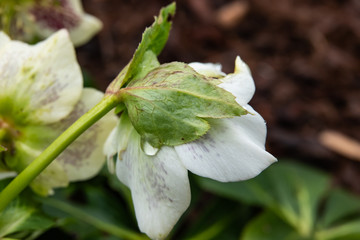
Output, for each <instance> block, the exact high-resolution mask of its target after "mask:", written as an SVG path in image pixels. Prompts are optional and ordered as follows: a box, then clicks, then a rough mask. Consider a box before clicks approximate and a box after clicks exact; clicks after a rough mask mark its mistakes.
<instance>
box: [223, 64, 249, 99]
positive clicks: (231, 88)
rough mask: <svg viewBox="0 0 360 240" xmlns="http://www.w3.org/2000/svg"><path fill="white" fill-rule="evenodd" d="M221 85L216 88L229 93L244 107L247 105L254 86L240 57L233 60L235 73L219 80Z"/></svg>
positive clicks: (247, 68)
mask: <svg viewBox="0 0 360 240" xmlns="http://www.w3.org/2000/svg"><path fill="white" fill-rule="evenodd" d="M221 81H222V83H220V84H219V85H218V86H219V87H221V88H223V89H225V90H226V91H228V92H231V93H232V94H233V95H234V96H235V97H236V101H237V102H238V103H239V104H240V105H242V106H244V105H246V104H248V102H249V101H250V100H251V98H252V97H253V95H254V93H255V84H254V80H253V78H252V76H251V72H250V70H249V67H248V66H247V65H246V63H244V62H243V61H242V60H241V59H240V57H237V58H236V60H235V71H234V73H232V74H228V75H227V76H226V77H224V78H222V79H221Z"/></svg>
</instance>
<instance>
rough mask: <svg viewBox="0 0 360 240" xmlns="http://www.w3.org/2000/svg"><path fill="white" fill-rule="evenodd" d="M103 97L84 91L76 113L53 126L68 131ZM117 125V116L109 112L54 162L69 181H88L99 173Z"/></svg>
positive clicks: (100, 93)
mask: <svg viewBox="0 0 360 240" xmlns="http://www.w3.org/2000/svg"><path fill="white" fill-rule="evenodd" d="M103 96H104V94H103V93H102V92H100V91H97V90H95V89H91V88H85V89H84V90H83V92H82V96H81V99H80V101H79V102H78V103H77V104H76V106H75V108H74V110H73V111H72V112H71V113H70V115H69V116H67V117H66V119H64V120H63V121H61V122H60V123H58V124H56V125H55V126H54V127H55V129H63V130H65V129H66V128H67V127H69V126H70V125H71V124H72V123H73V122H75V121H76V120H77V119H78V118H79V117H80V116H82V115H83V114H85V113H86V112H87V111H88V110H90V109H91V108H92V107H94V106H95V105H96V104H97V103H98V102H100V100H101V99H102V98H103ZM116 123H117V117H116V116H115V115H114V113H113V112H110V113H108V114H107V115H105V116H104V117H103V118H101V119H100V120H99V121H98V122H97V123H96V124H94V125H93V126H91V127H90V128H89V129H87V130H86V131H85V132H84V133H83V134H82V135H81V136H80V137H79V138H78V139H76V140H75V141H74V142H73V143H72V144H71V145H70V146H69V147H68V148H67V149H66V150H65V151H64V152H63V153H61V154H60V155H59V157H58V158H56V160H55V161H56V162H58V163H59V164H60V165H61V166H62V167H63V169H64V171H65V172H66V174H67V176H68V178H69V181H79V180H86V179H89V178H91V177H93V176H94V175H96V174H97V173H98V172H99V171H100V169H101V168H102V166H103V164H104V162H105V157H104V155H103V151H102V149H103V144H104V142H105V140H106V138H107V136H108V135H109V133H110V131H111V130H112V129H113V128H114V127H115V125H116Z"/></svg>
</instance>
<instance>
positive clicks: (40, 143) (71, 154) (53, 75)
mask: <svg viewBox="0 0 360 240" xmlns="http://www.w3.org/2000/svg"><path fill="white" fill-rule="evenodd" d="M103 95H104V94H103V93H101V92H99V91H97V90H95V89H90V88H85V89H83V80H82V75H81V71H80V67H79V65H78V64H77V61H76V57H75V51H74V47H73V45H72V43H71V41H70V39H69V35H68V32H67V31H66V30H61V31H58V32H57V33H55V34H54V35H52V36H51V37H50V38H48V39H47V40H45V41H43V42H40V43H38V44H36V45H32V46H31V45H28V44H25V43H22V42H19V41H12V40H10V38H9V37H8V36H7V35H5V34H4V33H2V32H0V145H1V146H3V147H5V149H6V151H2V152H0V159H1V162H0V179H2V178H5V177H9V176H12V175H14V173H15V174H16V173H17V172H20V171H22V170H23V169H24V168H25V167H26V166H27V165H28V164H29V163H30V162H31V161H33V160H34V159H35V158H36V157H37V156H38V155H39V154H40V153H41V152H42V151H43V150H44V149H45V148H46V147H47V146H48V145H49V144H50V143H51V142H52V141H53V140H55V138H56V137H57V136H59V135H60V134H61V133H62V132H63V131H64V130H65V129H66V128H67V127H68V126H70V125H71V124H72V123H73V122H74V121H75V120H77V119H78V118H79V117H80V116H81V115H83V114H84V113H85V112H87V111H88V110H89V109H90V108H92V107H93V106H95V104H97V103H98V102H99V101H100V100H101V99H102V97H103ZM116 121H117V118H116V116H115V115H114V114H113V113H112V114H108V115H106V116H105V117H104V118H103V119H102V120H100V121H99V122H97V123H96V124H95V125H94V126H92V127H91V128H90V129H88V130H87V131H86V132H85V133H84V134H83V135H82V136H81V137H79V138H78V139H77V140H76V141H75V142H74V143H73V144H71V145H70V146H69V147H68V149H67V150H65V151H64V152H63V153H62V154H61V155H60V156H59V157H58V158H57V159H56V160H55V161H54V162H52V163H51V164H50V165H49V166H48V167H47V168H46V169H45V170H44V171H43V172H42V173H41V174H40V175H39V176H38V177H37V178H36V179H35V180H34V181H33V182H32V183H31V187H32V188H33V190H35V191H36V192H38V193H39V194H42V195H47V194H51V193H52V189H53V188H55V187H64V186H67V185H68V183H69V182H70V181H79V180H85V179H89V178H91V177H93V176H94V175H96V174H97V173H98V171H99V170H100V169H101V167H102V166H103V163H104V160H105V159H104V157H103V153H102V146H103V142H104V141H105V139H106V137H107V136H108V134H109V132H110V131H111V129H113V128H114V127H115V125H116Z"/></svg>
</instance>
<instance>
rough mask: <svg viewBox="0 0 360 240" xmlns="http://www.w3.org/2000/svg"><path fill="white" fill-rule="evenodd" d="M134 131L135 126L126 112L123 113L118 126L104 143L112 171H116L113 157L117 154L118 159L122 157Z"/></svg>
mask: <svg viewBox="0 0 360 240" xmlns="http://www.w3.org/2000/svg"><path fill="white" fill-rule="evenodd" d="M132 131H133V126H132V125H131V122H130V120H129V117H128V116H127V114H126V113H123V114H122V115H121V117H120V120H119V121H118V124H117V126H116V128H114V129H113V130H112V131H111V133H110V134H109V137H108V138H107V139H106V142H105V145H104V154H105V155H106V158H107V163H108V169H109V171H110V172H112V173H114V172H115V166H114V160H113V158H114V157H115V155H117V158H118V159H120V160H121V159H122V154H123V152H124V151H125V149H126V148H127V145H128V142H129V137H130V134H131V132H132Z"/></svg>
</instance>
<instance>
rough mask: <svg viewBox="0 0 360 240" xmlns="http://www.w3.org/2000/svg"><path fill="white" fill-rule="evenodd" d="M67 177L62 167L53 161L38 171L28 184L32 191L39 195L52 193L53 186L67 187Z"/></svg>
mask: <svg viewBox="0 0 360 240" xmlns="http://www.w3.org/2000/svg"><path fill="white" fill-rule="evenodd" d="M68 185H69V178H68V175H67V173H66V172H65V171H64V168H63V167H62V166H61V164H59V163H58V162H56V161H53V162H52V163H51V164H50V165H49V166H47V167H46V168H45V170H44V171H42V172H41V173H40V175H39V176H37V177H36V178H35V179H34V180H33V181H32V182H31V184H30V187H31V188H32V190H33V191H34V192H36V193H37V194H39V195H41V196H47V195H52V194H54V190H53V188H59V187H67V186H68Z"/></svg>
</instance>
